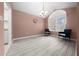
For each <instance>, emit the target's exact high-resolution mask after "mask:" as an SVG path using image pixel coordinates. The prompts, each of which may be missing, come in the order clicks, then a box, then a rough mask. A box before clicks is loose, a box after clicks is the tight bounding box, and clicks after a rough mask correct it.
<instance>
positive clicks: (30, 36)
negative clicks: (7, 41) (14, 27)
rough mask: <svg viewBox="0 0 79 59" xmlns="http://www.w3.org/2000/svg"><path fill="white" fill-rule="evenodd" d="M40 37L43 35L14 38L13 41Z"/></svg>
mask: <svg viewBox="0 0 79 59" xmlns="http://www.w3.org/2000/svg"><path fill="white" fill-rule="evenodd" d="M42 35H43V34H38V35H31V36H26V37H19V38H14V39H13V41H15V40H20V39H26V38H32V37H37V36H42Z"/></svg>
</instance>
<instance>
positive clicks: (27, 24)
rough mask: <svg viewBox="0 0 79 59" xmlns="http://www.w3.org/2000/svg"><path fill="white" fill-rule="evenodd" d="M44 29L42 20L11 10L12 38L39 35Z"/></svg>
mask: <svg viewBox="0 0 79 59" xmlns="http://www.w3.org/2000/svg"><path fill="white" fill-rule="evenodd" d="M34 19H35V20H34ZM44 27H45V26H44V20H43V19H41V18H39V17H36V16H33V15H30V14H28V13H24V12H20V11H17V10H12V33H13V38H19V37H26V36H31V35H37V34H41V33H43V31H44Z"/></svg>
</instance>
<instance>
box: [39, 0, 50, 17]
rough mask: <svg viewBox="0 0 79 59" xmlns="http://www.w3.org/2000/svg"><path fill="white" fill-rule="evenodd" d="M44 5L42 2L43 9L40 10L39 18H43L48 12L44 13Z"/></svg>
mask: <svg viewBox="0 0 79 59" xmlns="http://www.w3.org/2000/svg"><path fill="white" fill-rule="evenodd" d="M44 4H45V3H44V1H43V8H42V10H41V12H40V16H42V17H45V16H46V14H47V13H48V11H45V5H44Z"/></svg>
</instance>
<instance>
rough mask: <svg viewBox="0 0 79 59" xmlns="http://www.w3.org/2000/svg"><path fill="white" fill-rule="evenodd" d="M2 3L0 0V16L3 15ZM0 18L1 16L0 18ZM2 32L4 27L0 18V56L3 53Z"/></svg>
mask: <svg viewBox="0 0 79 59" xmlns="http://www.w3.org/2000/svg"><path fill="white" fill-rule="evenodd" d="M3 11H4V8H3V3H2V2H0V16H1V17H3ZM0 19H1V18H0ZM3 32H4V28H3V21H1V20H0V56H2V55H4V39H3V36H4V35H3Z"/></svg>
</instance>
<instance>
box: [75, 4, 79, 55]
mask: <svg viewBox="0 0 79 59" xmlns="http://www.w3.org/2000/svg"><path fill="white" fill-rule="evenodd" d="M76 29H77V55H78V56H79V3H78V4H77V20H76Z"/></svg>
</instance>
